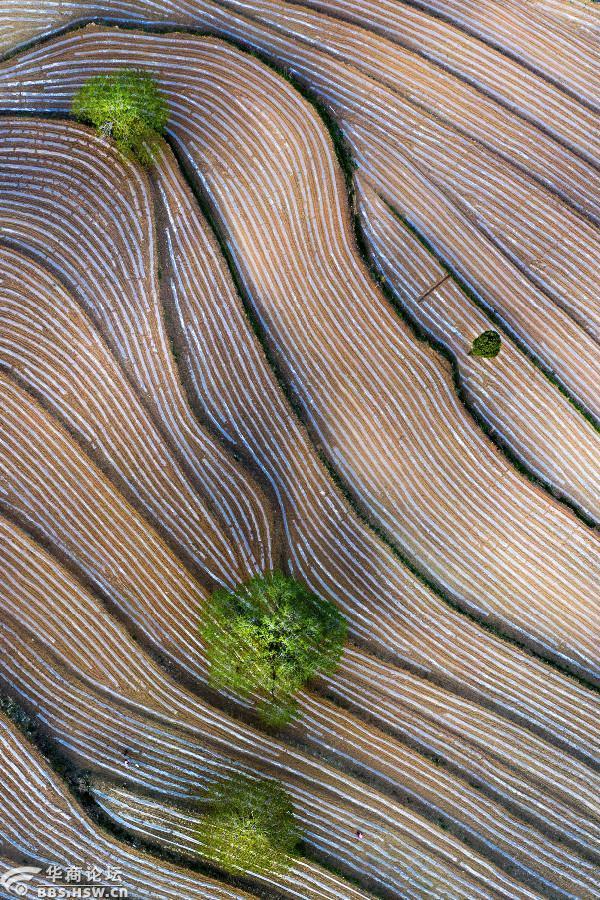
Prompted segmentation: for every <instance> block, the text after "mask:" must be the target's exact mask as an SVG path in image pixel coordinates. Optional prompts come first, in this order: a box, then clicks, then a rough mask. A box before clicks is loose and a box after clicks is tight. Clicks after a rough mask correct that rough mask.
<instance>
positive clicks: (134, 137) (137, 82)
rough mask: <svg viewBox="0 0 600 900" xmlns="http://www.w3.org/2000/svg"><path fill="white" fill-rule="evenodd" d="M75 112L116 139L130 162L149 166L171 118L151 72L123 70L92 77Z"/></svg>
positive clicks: (81, 91) (79, 96) (75, 100)
mask: <svg viewBox="0 0 600 900" xmlns="http://www.w3.org/2000/svg"><path fill="white" fill-rule="evenodd" d="M71 111H72V113H73V115H74V116H75V118H76V119H78V120H79V121H80V122H89V123H91V124H92V125H95V126H96V128H97V129H98V131H99V132H100V133H101V134H104V135H107V136H110V137H112V138H113V139H114V141H115V143H116V145H117V147H118V148H119V150H120V151H121V153H123V154H124V155H125V156H127V157H129V158H130V159H131V158H133V159H137V160H138V162H140V163H142V165H149V164H150V163H151V162H152V159H153V146H154V145H155V143H156V139H157V135H159V134H162V133H163V132H164V130H165V127H166V125H167V121H168V119H169V109H168V106H167V103H166V101H165V99H164V98H163V96H162V94H161V93H160V90H159V88H158V86H157V84H156V82H155V80H154V78H153V77H152V75H150V74H149V73H148V72H137V71H134V70H132V69H121V70H120V71H118V72H115V73H114V74H112V75H97V76H95V77H93V78H90V79H89V80H88V81H86V83H85V84H84V85H83V86H82V87H81V88H80V89H79V91H78V92H77V93H76V94H75V97H74V98H73V104H72V107H71Z"/></svg>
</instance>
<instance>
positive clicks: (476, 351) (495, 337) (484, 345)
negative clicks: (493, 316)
mask: <svg viewBox="0 0 600 900" xmlns="http://www.w3.org/2000/svg"><path fill="white" fill-rule="evenodd" d="M501 346H502V340H501V339H500V335H499V334H498V332H497V331H492V330H490V331H484V332H483V333H482V334H480V335H479V337H476V338H475V340H474V341H473V344H472V345H471V350H470V351H469V356H483V357H484V358H485V359H493V358H494V357H495V356H498V354H499V353H500V347H501Z"/></svg>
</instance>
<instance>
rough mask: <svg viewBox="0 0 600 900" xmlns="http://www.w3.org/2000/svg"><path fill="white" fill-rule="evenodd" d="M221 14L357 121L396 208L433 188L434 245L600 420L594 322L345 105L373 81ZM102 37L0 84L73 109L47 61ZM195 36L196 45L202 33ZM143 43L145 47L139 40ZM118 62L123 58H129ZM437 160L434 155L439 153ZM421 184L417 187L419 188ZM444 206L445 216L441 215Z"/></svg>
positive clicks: (369, 166) (370, 164) (16, 97)
mask: <svg viewBox="0 0 600 900" xmlns="http://www.w3.org/2000/svg"><path fill="white" fill-rule="evenodd" d="M215 17H217V16H216V13H215V14H214V15H213V14H212V13H211V14H210V16H209V17H208V21H209V22H210V24H211V27H212V28H213V30H214V29H216V30H217V31H220V32H221V31H222V32H223V33H225V34H227V35H230V36H233V37H235V38H236V39H239V40H242V41H243V42H245V43H247V44H248V43H249V44H250V46H253V47H258V48H260V49H262V50H263V51H265V52H269V53H271V55H274V56H275V58H276V59H277V60H278V61H279V62H280V63H282V64H286V65H290V66H292V67H293V70H294V72H295V74H296V75H297V76H298V77H300V78H302V79H303V80H304V81H305V82H306V83H307V84H309V86H310V87H311V88H313V89H315V90H317V91H318V92H319V93H320V94H321V96H322V97H323V99H325V100H326V101H327V102H328V103H331V104H333V106H334V108H335V109H336V110H337V112H338V114H339V115H341V116H342V118H343V120H344V122H345V124H346V125H347V129H348V136H349V137H350V138H351V139H352V144H353V149H354V152H355V154H357V156H358V158H359V161H360V163H361V167H362V168H363V169H364V171H365V173H366V174H367V175H369V176H370V177H371V178H372V179H374V180H377V177H378V171H379V170H380V169H382V170H383V171H384V172H385V174H386V177H385V179H384V182H385V188H383V187H382V188H381V190H385V191H386V196H388V197H390V198H391V201H392V202H394V203H395V205H397V206H398V207H401V206H402V205H403V203H406V202H410V204H411V207H416V209H412V208H411V211H410V215H411V216H412V217H413V218H419V217H420V212H419V202H420V196H421V194H422V193H424V192H428V193H430V194H433V195H434V198H433V203H434V204H435V205H433V206H432V205H429V206H426V211H427V215H426V216H425V219H424V222H423V224H422V228H423V229H424V230H425V231H426V232H428V233H430V234H431V241H432V243H434V244H436V246H437V247H438V249H439V251H440V253H442V255H444V257H445V259H446V260H447V262H448V263H449V264H450V265H452V266H454V267H455V268H456V269H457V271H458V272H459V273H460V274H461V275H462V276H463V277H464V278H465V280H466V281H467V282H468V283H469V284H470V286H471V287H472V288H473V289H474V290H475V291H476V292H478V293H480V294H481V295H482V298H483V300H484V302H486V303H488V304H489V305H491V306H493V307H494V308H496V309H497V310H498V311H499V313H500V314H501V315H502V316H504V317H505V319H506V320H507V322H508V323H509V324H510V327H511V328H513V329H514V330H515V331H516V332H517V334H519V335H520V336H521V338H522V340H524V341H525V342H526V343H527V344H528V345H529V347H530V348H531V350H532V352H534V354H535V355H536V357H537V358H538V359H539V360H540V361H541V362H542V363H543V364H544V365H545V366H546V367H547V368H549V369H551V370H552V371H554V372H555V373H556V375H557V377H558V378H559V380H560V381H561V382H562V383H563V384H564V385H565V386H567V387H568V388H569V390H570V391H571V392H572V394H573V395H574V396H575V397H576V398H577V399H578V400H579V402H581V403H582V404H583V405H584V406H585V407H586V408H587V409H588V410H589V411H591V412H592V413H593V414H595V415H596V416H600V397H599V396H598V385H599V384H600V358H599V353H598V348H597V344H596V342H595V341H594V340H593V339H592V338H591V337H590V335H589V334H588V333H587V332H586V330H585V328H583V327H581V326H579V325H578V324H577V323H576V322H575V321H574V320H573V318H572V316H571V314H570V313H569V312H567V311H564V310H563V309H562V308H560V307H557V306H556V305H555V303H553V302H552V301H551V300H550V299H549V298H548V297H547V296H546V295H545V294H544V293H543V292H542V291H541V290H540V289H538V288H537V287H536V286H535V284H534V283H533V282H532V281H530V280H529V278H527V277H525V276H524V275H523V274H522V273H521V272H520V271H519V270H518V268H516V267H515V266H514V265H513V264H512V263H511V262H510V261H509V259H508V258H507V256H506V255H505V254H504V253H503V252H501V250H499V249H498V247H497V246H496V242H495V240H492V239H491V237H490V236H487V235H486V234H485V233H484V232H483V231H482V230H481V229H480V228H479V227H477V225H476V223H474V222H473V221H472V220H471V218H470V217H468V216H466V215H464V214H463V213H461V212H460V210H459V209H457V207H456V206H455V205H454V204H453V203H452V202H451V201H450V200H449V199H448V198H447V197H446V196H445V194H444V193H442V192H441V191H440V190H439V189H437V188H436V187H435V185H432V184H430V183H428V182H427V181H426V180H425V179H424V177H423V175H422V173H421V172H420V171H419V169H418V168H415V167H414V164H413V163H412V162H411V161H410V159H409V158H408V157H406V158H405V157H404V156H402V155H401V154H399V153H398V152H397V150H396V151H392V150H391V149H390V143H389V139H388V134H387V132H386V131H385V130H382V129H381V128H380V127H379V126H378V125H377V124H376V123H377V117H378V115H379V114H380V113H381V109H380V107H379V106H378V105H377V104H375V107H374V113H373V115H372V117H371V121H370V124H368V126H365V114H364V109H363V108H361V109H360V110H359V113H360V114H359V115H358V117H353V116H351V115H350V114H349V113H348V112H347V111H346V112H345V111H344V103H347V104H349V107H350V108H352V106H353V103H354V102H355V101H354V100H353V97H354V94H353V92H352V91H349V90H348V84H349V83H350V82H352V83H354V84H355V87H356V90H357V91H358V94H359V95H360V94H361V93H362V92H363V90H364V87H365V84H366V83H367V82H369V81H370V79H368V78H366V76H364V75H361V73H358V72H356V71H355V70H353V69H352V68H351V67H350V68H349V67H348V66H345V65H343V64H342V63H337V62H336V61H335V60H332V59H331V58H330V57H327V56H325V55H324V54H322V53H319V52H318V51H313V50H311V49H310V48H302V47H300V48H299V47H298V44H297V42H295V41H293V40H290V39H286V38H285V37H282V36H281V35H280V34H278V33H276V32H275V31H273V30H272V29H268V28H267V29H265V27H264V26H261V25H258V24H255V23H254V22H252V20H250V19H243V18H242V17H238V16H235V15H233V14H229V15H227V14H225V13H223V15H222V16H221V19H223V20H224V21H223V23H221V22H220V21H219V22H218V27H217V25H216V24H215V21H214V20H215ZM217 18H218V17H217ZM221 25H222V27H221ZM94 34H95V35H96V36H95V37H94ZM105 34H106V33H104V35H105ZM102 35H103V33H102V32H100V33H98V32H97V31H95V29H93V28H91V29H87V30H86V31H85V32H83V33H80V34H79V35H71V36H67V37H65V38H62V39H60V40H58V41H56V42H54V43H53V44H52V45H50V46H46V47H44V48H43V49H42V50H39V51H34V52H32V53H31V54H28V55H27V56H26V57H24V58H23V61H22V63H19V62H14V63H11V64H10V65H9V68H8V69H7V70H6V71H5V79H6V81H7V82H8V85H9V86H10V83H11V80H12V84H13V90H12V91H11V90H10V87H8V88H7V89H6V90H5V91H2V90H0V102H1V103H2V105H11V104H13V103H15V102H17V104H18V105H19V106H20V105H21V103H22V96H23V95H22V92H21V91H20V89H19V88H18V86H19V82H20V78H21V77H22V76H23V74H24V72H27V73H28V78H27V104H28V106H29V105H30V106H31V108H32V109H34V110H39V109H56V108H62V109H64V110H66V109H68V105H69V99H68V98H69V96H70V90H69V86H68V85H67V86H66V90H65V89H64V86H63V87H61V85H60V84H57V83H53V85H52V90H51V91H50V89H49V85H48V84H46V83H45V81H44V78H43V73H44V68H43V66H44V65H48V64H50V62H51V61H52V60H53V59H55V62H54V64H53V71H54V74H55V75H56V74H57V72H56V68H55V67H56V65H57V62H58V61H59V60H60V59H61V56H62V53H61V50H62V52H68V50H69V48H70V47H71V45H72V44H74V43H76V44H80V43H83V44H84V45H88V46H90V45H94V44H101V43H102V41H103V36H102ZM149 40H150V39H149ZM155 40H159V39H155ZM164 40H168V39H164ZM179 41H180V43H181V45H183V46H186V41H185V39H182V38H179ZM115 42H116V43H119V39H118V38H117V37H116V36H115V33H114V32H113V44H115ZM122 42H123V43H126V52H127V55H126V57H125V60H122V61H121V63H120V64H123V63H124V62H125V61H126V59H127V57H128V58H129V60H130V61H132V60H136V59H137V60H138V64H145V65H148V64H149V62H148V60H147V59H146V61H145V62H143V59H144V54H143V52H140V53H139V54H138V53H137V52H136V49H135V46H134V45H132V42H131V41H130V40H129V39H122ZM190 42H191V43H192V44H193V39H191V41H190ZM137 45H138V46H140V42H139V41H138V44H137ZM142 46H148V44H147V43H144V44H142ZM167 46H168V44H167ZM42 55H43V58H44V60H47V62H44V63H42V62H40V60H39V59H38V56H42ZM105 62H106V61H105ZM114 62H115V64H117V65H118V64H119V60H115V61H114ZM88 63H89V64H91V60H88ZM180 67H181V64H180V63H179V62H178V63H177V64H176V67H175V71H179V70H180ZM40 75H41V78H40ZM69 75H70V72H69ZM334 75H335V78H334ZM332 79H333V81H335V86H333V82H332ZM1 83H2V79H1V78H0V88H1ZM40 88H42V94H41V95H40V94H39V90H40ZM383 90H384V89H383V86H382V85H378V84H377V83H376V82H373V91H372V93H373V94H374V95H375V96H377V95H378V94H379V93H380V92H381V91H383ZM388 94H389V91H388ZM363 99H364V100H365V106H366V107H369V106H370V105H371V106H373V104H372V101H371V99H370V95H368V96H367V97H366V98H363ZM391 103H392V106H394V103H395V101H394V100H393V99H392V100H391ZM355 118H356V121H355V120H354V119H355ZM351 120H352V121H351ZM414 137H415V135H414V132H409V134H408V142H409V144H410V142H411V141H412V140H413V138H414ZM419 141H420V138H419ZM421 143H422V142H421ZM420 146H421V144H420ZM435 157H436V154H435V153H434V154H433V158H435ZM382 163H383V165H382ZM415 180H416V182H417V184H416V187H415V186H414V185H415ZM503 184H504V181H501V182H500V185H503ZM407 191H409V192H410V194H409V200H408V201H407V200H406V199H405V194H406V192H407ZM415 195H416V196H415ZM400 198H402V199H400ZM430 203H431V201H430ZM538 206H539V203H538ZM434 210H435V212H436V216H435V217H434V216H433V211H434ZM538 243H539V241H538ZM564 243H565V242H564V241H563V244H564ZM595 243H596V242H595V239H594V244H595ZM504 246H506V247H507V248H508V250H509V251H511V252H512V251H513V250H515V245H514V244H511V243H510V241H509V242H508V244H506V242H504ZM538 249H539V248H538ZM575 252H576V255H578V256H579V257H581V253H582V252H583V250H582V248H581V247H579V248H578V249H577V250H576V251H575ZM584 262H585V261H584ZM522 264H523V265H527V266H528V267H529V268H528V271H529V272H530V274H531V273H533V269H532V265H533V266H534V268H535V272H536V273H537V274H536V275H535V277H536V278H538V277H541V278H542V280H543V277H545V276H543V273H542V268H540V266H542V267H543V266H544V265H550V263H549V262H548V260H547V259H546V260H545V261H544V260H541V258H540V255H539V254H538V250H535V248H534V250H532V253H531V254H530V255H529V257H528V259H527V260H526V261H522ZM586 267H587V270H588V274H587V275H586V276H585V277H584V279H583V280H584V284H583V286H582V288H581V290H584V293H585V291H587V290H588V288H587V287H586V284H587V285H588V286H589V283H590V278H591V277H593V273H592V272H591V271H589V263H588V262H586V263H585V265H584V269H585V268H586ZM540 273H542V274H540ZM554 275H556V272H554ZM588 293H589V291H588ZM562 302H564V303H565V304H566V306H567V307H569V308H570V309H571V310H572V314H573V315H579V316H582V317H583V323H584V324H585V323H588V318H589V316H588V309H587V307H586V305H585V303H584V302H583V295H582V296H581V297H579V295H577V294H576V295H575V296H574V297H571V291H569V295H568V296H564V295H563V296H562ZM592 319H593V311H592ZM586 327H590V328H592V327H593V324H588V325H586Z"/></svg>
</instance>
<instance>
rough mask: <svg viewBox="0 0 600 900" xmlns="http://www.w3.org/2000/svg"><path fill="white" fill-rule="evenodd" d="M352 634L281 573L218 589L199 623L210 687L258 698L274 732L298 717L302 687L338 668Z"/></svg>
mask: <svg viewBox="0 0 600 900" xmlns="http://www.w3.org/2000/svg"><path fill="white" fill-rule="evenodd" d="M346 630H347V629H346V623H345V620H344V618H343V616H342V615H341V613H340V612H339V610H338V608H337V607H336V606H335V605H334V604H333V603H330V602H329V600H324V599H322V598H321V597H318V596H317V595H316V594H313V593H312V592H311V591H310V590H309V589H308V588H307V587H306V586H305V585H303V584H301V583H300V582H298V581H295V580H294V579H293V578H289V577H287V576H286V575H282V574H281V573H280V572H271V573H269V574H266V575H261V576H256V577H255V578H252V579H251V580H250V581H248V582H246V583H245V584H242V585H240V586H239V587H238V588H236V589H235V590H234V591H227V590H219V591H216V592H215V593H214V594H213V595H212V597H211V599H210V602H209V603H208V604H207V607H206V610H205V613H204V617H203V620H202V622H201V625H200V632H201V635H202V637H203V639H204V642H205V645H206V654H207V658H208V661H209V663H210V677H211V681H212V683H213V684H214V685H215V686H216V687H220V688H222V687H224V688H228V689H230V690H232V691H233V692H235V693H237V694H239V695H240V696H242V697H252V696H254V697H255V698H257V700H258V712H259V715H260V717H261V719H262V720H263V722H265V723H266V724H268V725H272V726H275V727H277V726H280V725H284V724H285V723H287V722H289V721H290V720H291V719H292V718H293V716H294V715H295V713H296V709H297V704H296V702H295V700H294V694H295V693H296V691H298V690H299V688H301V687H302V686H303V685H304V684H306V682H307V681H309V680H310V679H311V678H312V677H313V676H314V675H315V674H316V673H317V672H324V673H328V672H332V671H333V670H334V669H335V667H336V666H337V664H338V662H339V660H340V657H341V655H342V650H343V646H344V641H345V639H346Z"/></svg>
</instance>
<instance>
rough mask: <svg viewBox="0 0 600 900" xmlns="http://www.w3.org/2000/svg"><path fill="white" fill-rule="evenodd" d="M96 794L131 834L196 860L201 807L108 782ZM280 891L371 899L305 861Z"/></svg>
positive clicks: (320, 898)
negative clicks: (182, 805) (187, 806)
mask: <svg viewBox="0 0 600 900" xmlns="http://www.w3.org/2000/svg"><path fill="white" fill-rule="evenodd" d="M93 793H94V799H95V800H96V802H97V803H98V804H99V806H101V807H102V809H103V810H104V812H106V814H107V815H108V816H110V817H111V818H112V819H114V821H115V822H117V823H118V824H119V825H122V826H123V827H124V828H126V829H127V831H128V832H129V833H130V834H134V835H135V836H136V837H140V838H142V839H143V840H146V841H151V842H152V843H153V844H157V845H158V846H160V847H162V848H164V849H167V850H171V851H174V852H176V853H178V854H181V855H185V856H188V857H190V858H191V859H194V858H196V857H197V855H198V848H199V845H198V837H197V831H198V824H199V822H200V820H201V817H202V805H201V803H199V804H198V806H197V808H196V809H194V810H189V809H181V808H178V807H176V806H173V805H172V804H169V803H165V801H164V800H158V799H156V798H154V797H150V796H142V795H141V794H134V793H132V792H131V791H129V790H126V789H124V788H121V787H115V786H113V785H112V784H110V783H109V782H105V783H102V782H100V783H98V784H97V785H96V786H95V787H94V791H93ZM253 877H254V878H255V879H256V881H258V882H259V883H261V882H262V883H264V884H266V885H269V886H270V885H272V881H273V880H272V879H271V878H267V877H265V876H260V875H254V876H253ZM277 888H278V889H279V890H281V891H282V892H283V893H284V895H285V896H286V897H299V898H301V900H304V898H307V900H361V898H367V897H368V896H370V895H368V894H365V893H364V892H363V891H362V890H359V889H358V888H356V887H354V886H353V885H351V884H350V883H349V882H348V881H343V880H342V879H341V878H339V877H338V876H336V875H333V874H332V873H331V872H328V871H327V870H326V869H323V868H321V867H320V866H317V865H315V864H314V863H312V862H309V861H308V860H305V859H298V860H297V861H296V863H295V866H294V869H293V870H292V871H291V872H289V873H288V874H287V875H286V876H285V878H284V877H282V876H279V877H278V879H277Z"/></svg>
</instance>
